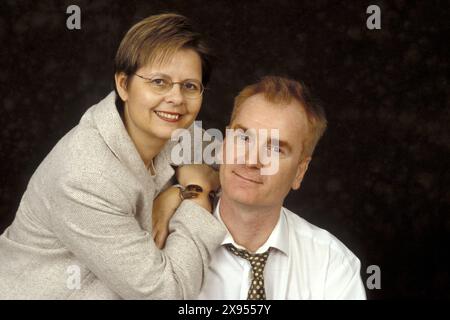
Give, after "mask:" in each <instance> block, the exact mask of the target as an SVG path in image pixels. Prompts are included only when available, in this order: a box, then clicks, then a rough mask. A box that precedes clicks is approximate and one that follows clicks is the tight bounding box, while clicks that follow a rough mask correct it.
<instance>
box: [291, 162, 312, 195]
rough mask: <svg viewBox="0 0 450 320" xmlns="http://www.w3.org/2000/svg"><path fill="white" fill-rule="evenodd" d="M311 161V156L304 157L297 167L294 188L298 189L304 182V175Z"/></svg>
mask: <svg viewBox="0 0 450 320" xmlns="http://www.w3.org/2000/svg"><path fill="white" fill-rule="evenodd" d="M310 161H311V157H306V158H303V159H302V160H301V161H300V162H299V164H298V167H297V173H296V175H295V179H294V182H293V183H292V189H293V190H297V189H299V188H300V185H301V184H302V180H303V177H304V176H305V173H306V171H307V170H308V166H309V162H310Z"/></svg>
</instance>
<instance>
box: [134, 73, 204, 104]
mask: <svg viewBox="0 0 450 320" xmlns="http://www.w3.org/2000/svg"><path fill="white" fill-rule="evenodd" d="M135 75H136V76H138V77H139V78H141V79H144V80H147V81H148V83H149V84H150V89H151V90H152V91H153V92H154V93H157V94H165V93H167V92H169V91H170V90H172V88H173V86H174V85H175V84H179V85H180V90H181V93H182V94H183V96H184V97H186V98H188V99H197V98H200V97H201V96H202V94H203V91H204V90H205V88H204V87H203V84H202V83H201V82H200V81H198V80H195V79H188V80H183V81H180V82H173V81H172V79H170V77H168V76H166V75H162V74H158V75H154V76H152V77H150V78H147V77H143V76H141V75H139V74H137V73H135Z"/></svg>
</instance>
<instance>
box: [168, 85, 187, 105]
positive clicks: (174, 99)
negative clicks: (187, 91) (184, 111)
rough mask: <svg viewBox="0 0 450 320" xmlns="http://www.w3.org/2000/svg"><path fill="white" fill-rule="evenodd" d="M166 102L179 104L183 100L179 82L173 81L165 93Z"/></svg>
mask: <svg viewBox="0 0 450 320" xmlns="http://www.w3.org/2000/svg"><path fill="white" fill-rule="evenodd" d="M165 99H166V102H168V103H172V104H174V105H180V104H181V103H183V101H184V96H183V92H182V91H181V84H179V83H174V85H173V87H172V89H170V91H169V92H167V93H166V97H165Z"/></svg>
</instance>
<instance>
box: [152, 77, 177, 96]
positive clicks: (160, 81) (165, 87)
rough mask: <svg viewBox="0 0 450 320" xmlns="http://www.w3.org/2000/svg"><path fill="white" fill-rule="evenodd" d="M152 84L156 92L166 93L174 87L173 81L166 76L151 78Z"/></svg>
mask: <svg viewBox="0 0 450 320" xmlns="http://www.w3.org/2000/svg"><path fill="white" fill-rule="evenodd" d="M150 86H151V88H152V90H153V91H154V92H156V93H166V92H167V91H169V90H170V89H171V88H172V81H171V80H170V79H169V78H167V77H164V76H155V77H152V78H150Z"/></svg>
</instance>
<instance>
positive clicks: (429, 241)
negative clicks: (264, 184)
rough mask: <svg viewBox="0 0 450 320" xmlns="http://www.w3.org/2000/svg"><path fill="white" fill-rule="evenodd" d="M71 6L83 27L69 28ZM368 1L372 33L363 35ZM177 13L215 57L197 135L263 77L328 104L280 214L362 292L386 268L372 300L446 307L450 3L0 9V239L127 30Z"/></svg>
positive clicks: (97, 4) (106, 86)
mask: <svg viewBox="0 0 450 320" xmlns="http://www.w3.org/2000/svg"><path fill="white" fill-rule="evenodd" d="M70 4H77V5H78V6H79V7H80V8H81V30H74V31H69V30H68V29H67V28H66V19H67V17H68V15H67V14H66V8H67V7H68V6H69V5H70ZM370 4H376V5H378V6H379V7H380V8H381V27H382V28H381V30H368V29H367V28H366V19H367V17H368V14H366V8H367V7H368V6H369V5H370ZM171 11H175V12H178V13H181V14H184V15H186V16H188V17H190V18H191V19H193V20H194V21H196V22H197V23H198V24H199V25H200V26H201V27H202V29H203V30H205V32H206V33H207V34H209V36H210V37H211V38H212V39H213V40H214V42H213V45H214V47H215V49H216V51H217V53H218V54H219V61H218V64H217V66H216V68H215V70H214V74H213V77H212V81H211V83H210V86H209V87H210V88H209V90H208V93H207V95H206V97H205V100H204V105H203V109H202V111H201V113H200V116H199V119H201V120H203V127H204V128H211V127H215V128H220V129H222V128H224V126H225V124H226V122H227V119H228V117H229V114H230V111H231V105H232V98H233V96H234V95H235V94H236V93H237V92H238V90H239V89H241V88H242V87H243V86H244V85H246V84H249V83H250V82H253V81H255V80H257V79H258V78H259V77H260V76H263V75H266V74H281V75H287V76H290V77H294V78H297V79H301V80H303V81H305V82H306V83H307V84H309V86H310V87H312V90H313V92H314V93H315V94H316V95H318V96H319V97H320V98H321V100H322V101H323V104H324V106H325V109H326V111H327V114H328V119H329V129H328V131H327V133H326V135H325V137H324V138H323V140H322V141H321V143H320V145H319V147H318V148H317V151H316V154H315V157H314V159H313V161H312V163H311V165H310V169H309V171H308V173H307V175H306V177H305V180H304V183H303V186H302V190H300V191H298V192H295V193H292V194H291V195H290V196H289V197H288V200H287V203H286V206H287V207H288V208H290V209H291V210H293V211H294V212H296V213H299V214H300V215H301V216H303V217H304V218H306V219H307V220H309V221H310V222H312V223H314V224H317V225H319V226H320V227H322V228H325V229H327V230H329V231H330V232H332V233H333V234H334V235H336V236H337V237H338V238H339V239H341V240H342V241H343V242H344V243H345V244H346V245H347V246H348V247H349V248H350V249H351V250H352V251H353V252H355V254H357V255H358V257H359V258H360V259H361V261H362V277H363V279H364V280H365V279H366V278H367V277H368V274H367V273H366V268H367V266H369V265H378V266H379V267H380V268H381V285H382V287H381V289H380V290H368V296H369V298H443V297H446V298H448V297H450V290H449V287H450V286H449V282H450V279H449V266H448V264H447V263H446V259H449V258H450V257H449V249H448V244H450V242H449V231H450V220H449V218H448V215H449V213H450V210H449V207H450V206H449V204H450V191H449V190H448V187H447V186H448V185H449V183H450V177H449V175H450V174H449V159H450V137H449V132H448V130H446V129H448V128H447V127H448V124H449V120H450V115H449V102H450V96H449V78H448V74H450V73H449V61H448V57H449V44H448V42H449V35H450V34H449V21H450V19H449V3H448V1H421V2H413V1H406V0H397V1H378V0H374V1H324V0H320V1H296V0H277V1H200V0H190V1H185V0H183V1H181V0H180V1H156V0H147V1H106V0H96V1H76V0H73V1H12V0H9V1H6V0H2V1H1V2H0V43H1V49H0V83H1V86H0V92H1V97H0V98H1V104H0V105H1V116H0V135H1V144H0V159H1V165H0V179H1V180H0V181H1V183H0V232H2V231H3V230H4V229H5V228H6V227H7V226H8V225H9V224H10V223H11V221H12V220H13V218H14V213H15V210H16V209H17V206H18V203H19V200H20V197H21V195H22V193H23V192H24V190H25V188H26V184H27V181H28V179H29V178H30V176H31V174H32V173H33V171H34V170H35V169H36V167H37V166H38V164H39V163H40V161H42V159H43V158H44V157H45V155H46V154H47V153H48V152H49V151H50V150H51V148H52V146H53V145H54V144H55V143H56V142H57V141H58V139H60V138H61V137H62V136H63V135H64V134H65V133H66V132H67V131H68V130H69V129H70V128H72V127H73V126H75V125H76V124H77V122H78V121H79V119H80V117H81V115H82V114H83V112H84V111H85V110H86V109H87V108H88V107H89V106H91V105H92V104H94V103H96V102H98V101H99V100H100V99H101V98H103V97H104V96H105V95H106V94H107V93H108V92H109V91H110V90H111V89H112V72H113V58H114V54H115V51H116V49H117V46H118V43H119V41H120V39H121V38H122V36H123V35H124V33H125V32H126V30H127V29H128V28H129V27H130V26H131V25H132V24H133V23H135V22H136V21H138V20H139V19H141V18H144V17H146V16H148V15H151V14H155V13H161V12H171ZM449 260H450V259H449Z"/></svg>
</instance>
